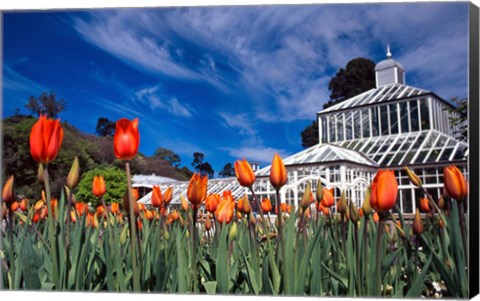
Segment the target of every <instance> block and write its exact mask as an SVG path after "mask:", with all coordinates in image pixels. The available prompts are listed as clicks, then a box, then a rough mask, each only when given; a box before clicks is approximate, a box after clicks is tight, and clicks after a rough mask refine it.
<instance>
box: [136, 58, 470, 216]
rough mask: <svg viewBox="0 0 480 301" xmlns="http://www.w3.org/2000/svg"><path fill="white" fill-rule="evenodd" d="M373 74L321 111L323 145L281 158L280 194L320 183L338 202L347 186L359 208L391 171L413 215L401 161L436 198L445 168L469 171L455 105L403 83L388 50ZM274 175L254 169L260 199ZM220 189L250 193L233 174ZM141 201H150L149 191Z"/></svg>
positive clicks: (215, 188) (182, 186) (217, 182)
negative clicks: (383, 171)
mask: <svg viewBox="0 0 480 301" xmlns="http://www.w3.org/2000/svg"><path fill="white" fill-rule="evenodd" d="M375 73H376V85H377V86H376V88H374V89H371V90H369V91H366V92H364V93H361V94H359V95H357V96H354V97H352V98H350V99H347V100H345V101H343V102H341V103H338V104H336V105H334V106H331V107H329V108H327V109H324V110H322V111H320V112H318V113H317V118H318V126H319V141H320V142H319V144H318V145H315V146H313V147H310V148H308V149H305V150H303V151H301V152H299V153H296V154H293V155H291V156H289V157H287V158H284V159H283V161H284V164H285V166H286V168H287V171H288V181H287V184H286V185H285V186H284V187H283V188H282V189H281V191H280V196H281V201H282V202H286V203H288V204H291V205H298V203H299V201H300V200H301V197H302V195H303V191H304V189H305V187H306V185H307V183H308V182H310V183H311V184H312V188H313V191H316V185H317V181H318V180H320V181H321V182H322V185H323V186H324V187H326V188H330V187H333V188H334V189H335V190H334V192H335V193H334V195H335V198H336V200H338V198H339V197H340V194H341V191H343V190H345V191H346V194H347V197H348V198H349V199H350V200H352V201H354V202H355V203H356V204H357V206H361V205H362V201H363V197H364V195H365V191H366V189H367V187H368V186H369V185H370V183H371V181H372V179H373V177H374V176H375V173H376V172H377V170H378V169H379V168H388V169H391V170H394V171H395V174H396V176H397V179H398V183H399V197H398V206H399V208H400V210H402V212H404V213H407V214H408V213H412V214H413V213H414V210H415V203H414V202H418V200H419V199H420V197H422V195H420V192H419V191H417V190H415V189H414V187H413V186H412V185H411V184H410V182H409V180H408V176H407V174H406V172H405V171H404V170H403V167H404V166H408V167H409V168H410V169H412V170H414V171H415V172H416V173H417V175H419V176H420V177H421V179H422V181H423V183H424V186H425V187H426V188H427V190H428V191H429V192H430V193H431V194H432V195H433V197H434V198H435V199H436V198H438V197H439V196H440V195H441V193H442V190H443V168H444V167H445V166H446V165H449V164H455V165H457V166H458V167H460V168H463V171H464V173H465V174H466V167H467V157H468V144H467V143H466V142H464V141H460V140H458V139H457V138H455V133H456V132H457V130H459V128H456V127H454V126H452V124H451V118H455V117H457V116H458V115H457V114H458V113H456V112H454V111H453V110H452V109H453V108H455V105H454V104H452V103H451V102H449V101H446V100H444V99H442V98H441V97H439V96H438V95H436V94H435V93H433V92H430V91H427V90H423V89H419V88H415V87H411V86H408V85H406V84H405V73H404V69H403V66H402V65H401V64H400V63H398V62H397V61H395V60H393V59H392V58H391V53H390V51H388V53H387V59H385V60H383V61H381V62H379V63H378V64H377V65H376V68H375ZM272 157H273V154H272ZM269 172H270V166H267V167H264V168H263V169H260V170H258V171H256V176H257V181H256V183H255V185H254V190H255V192H256V194H257V195H258V196H259V197H261V198H263V197H270V198H275V190H274V188H273V187H272V186H271V185H270V182H269ZM165 184H167V183H165ZM168 184H169V185H170V186H173V187H174V196H175V197H174V200H173V202H180V200H179V194H180V193H182V194H183V195H186V190H187V188H188V183H182V182H180V183H179V182H177V183H168ZM161 186H162V190H163V189H166V187H167V185H161ZM223 190H232V193H233V194H234V196H235V197H236V198H238V197H241V196H243V194H244V193H249V191H248V190H247V189H245V188H243V187H241V186H240V185H239V184H238V183H237V181H236V179H235V178H229V179H214V180H209V191H208V192H209V193H213V192H221V191H223ZM142 201H144V202H149V195H148V194H147V195H146V196H145V198H144V199H143V200H142Z"/></svg>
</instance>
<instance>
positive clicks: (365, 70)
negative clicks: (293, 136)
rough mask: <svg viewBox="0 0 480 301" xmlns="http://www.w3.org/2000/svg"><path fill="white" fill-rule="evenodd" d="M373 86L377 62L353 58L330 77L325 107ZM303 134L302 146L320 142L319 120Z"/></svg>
mask: <svg viewBox="0 0 480 301" xmlns="http://www.w3.org/2000/svg"><path fill="white" fill-rule="evenodd" d="M372 88H375V63H374V62H373V61H372V60H370V59H366V58H361V57H359V58H356V59H353V60H351V61H349V62H348V63H347V65H346V66H345V68H340V69H339V70H338V72H337V74H336V75H335V76H334V77H332V78H331V79H330V82H329V84H328V90H330V92H331V94H330V100H329V101H328V102H326V103H325V104H324V105H323V108H324V109H326V108H328V107H331V106H333V105H335V104H338V103H340V102H342V101H344V100H347V99H349V98H351V97H353V96H355V95H358V94H360V93H362V92H365V91H368V90H370V89H372ZM301 136H302V146H303V147H305V148H306V147H310V146H313V145H315V144H318V143H319V141H318V122H317V121H316V120H314V121H313V122H312V124H310V125H308V126H307V127H306V128H305V129H304V130H303V131H302V133H301Z"/></svg>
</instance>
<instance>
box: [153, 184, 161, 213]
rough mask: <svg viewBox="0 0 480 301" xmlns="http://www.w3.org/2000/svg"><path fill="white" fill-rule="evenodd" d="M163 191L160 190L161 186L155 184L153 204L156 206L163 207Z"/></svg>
mask: <svg viewBox="0 0 480 301" xmlns="http://www.w3.org/2000/svg"><path fill="white" fill-rule="evenodd" d="M162 202H163V200H162V191H161V190H160V187H158V186H157V185H153V190H152V202H151V204H152V206H153V207H155V208H158V207H162Z"/></svg>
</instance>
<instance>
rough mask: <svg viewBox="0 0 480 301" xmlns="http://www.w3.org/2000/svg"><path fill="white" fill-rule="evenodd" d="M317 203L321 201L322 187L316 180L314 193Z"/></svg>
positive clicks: (320, 182)
mask: <svg viewBox="0 0 480 301" xmlns="http://www.w3.org/2000/svg"><path fill="white" fill-rule="evenodd" d="M316 197H317V201H319V202H320V201H321V200H322V199H323V186H322V181H320V180H318V183H317V192H316Z"/></svg>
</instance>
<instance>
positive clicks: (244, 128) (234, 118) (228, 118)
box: [218, 112, 257, 136]
mask: <svg viewBox="0 0 480 301" xmlns="http://www.w3.org/2000/svg"><path fill="white" fill-rule="evenodd" d="M218 115H219V116H220V118H221V119H222V124H223V125H224V127H227V128H232V129H236V130H238V131H239V133H240V134H241V135H246V136H253V135H255V134H257V131H256V130H255V128H254V126H253V125H252V120H251V119H252V118H249V116H248V115H246V114H231V113H227V112H219V113H218Z"/></svg>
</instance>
